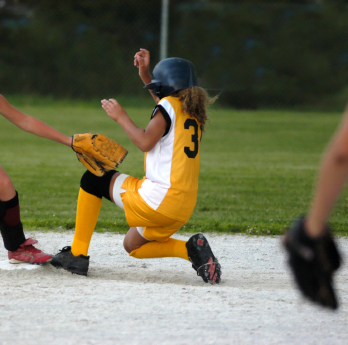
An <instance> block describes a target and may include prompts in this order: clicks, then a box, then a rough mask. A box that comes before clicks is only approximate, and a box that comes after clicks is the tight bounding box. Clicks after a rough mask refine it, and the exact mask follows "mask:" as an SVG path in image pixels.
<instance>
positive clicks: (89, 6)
mask: <svg viewBox="0 0 348 345" xmlns="http://www.w3.org/2000/svg"><path fill="white" fill-rule="evenodd" d="M346 2H347V1H343V0H342V1H335V2H334V3H333V2H331V1H300V0H298V1H260V0H259V1H256V0H255V1H252V2H251V1H223V0H221V1H178V0H177V1H171V2H170V6H171V7H170V19H169V23H170V30H169V32H170V37H169V54H170V56H180V57H183V58H187V59H189V60H191V61H192V62H193V63H194V64H195V65H196V68H197V72H198V75H199V77H200V81H201V83H202V85H203V86H205V87H207V88H209V89H214V90H216V92H222V95H221V100H223V101H225V102H226V103H227V104H229V105H231V106H236V107H248V108H255V107H260V106H273V105H277V106H292V105H297V104H315V103H316V102H318V101H320V100H321V99H322V98H323V97H327V96H330V95H333V94H336V93H338V92H340V91H342V90H343V89H345V88H346V87H347V81H348V20H347V19H348V18H347V8H346ZM21 6H22V7H21ZM15 8H16V9H17V12H16V11H15V10H14V9H15ZM18 9H21V11H19V10H18ZM160 13H161V1H160V0H154V1H151V3H149V2H144V1H141V0H122V1H113V2H111V1H106V0H100V1H86V0H77V1H59V2H57V1H54V2H53V1H47V0H46V1H44V0H40V1H33V0H22V1H17V2H16V5H15V6H13V4H9V3H8V2H7V5H6V6H4V7H2V8H0V83H1V86H2V92H8V93H38V94H43V95H54V96H57V97H69V98H90V97H100V96H105V95H106V94H112V95H116V94H125V95H139V94H141V93H142V92H143V91H142V89H141V87H140V86H141V83H140V81H139V78H138V76H137V73H136V71H135V69H134V67H133V55H134V53H135V52H136V51H137V50H138V49H139V48H140V47H143V48H147V49H149V50H150V51H151V53H152V57H153V63H155V62H157V61H156V60H157V59H158V53H159V37H160Z"/></svg>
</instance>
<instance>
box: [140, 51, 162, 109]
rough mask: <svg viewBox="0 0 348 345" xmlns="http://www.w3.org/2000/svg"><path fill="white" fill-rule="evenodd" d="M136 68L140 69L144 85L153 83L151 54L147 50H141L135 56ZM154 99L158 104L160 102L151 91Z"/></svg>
mask: <svg viewBox="0 0 348 345" xmlns="http://www.w3.org/2000/svg"><path fill="white" fill-rule="evenodd" d="M134 66H135V67H138V69H139V76H140V78H141V80H142V81H143V83H144V85H147V84H149V83H150V82H151V79H152V78H151V74H150V52H149V51H148V50H146V49H143V48H140V51H139V52H137V53H136V54H135V55H134ZM150 93H151V96H152V98H153V99H154V100H155V102H156V104H157V103H158V102H159V101H160V99H159V98H158V97H156V96H155V95H154V94H153V93H152V92H151V90H150Z"/></svg>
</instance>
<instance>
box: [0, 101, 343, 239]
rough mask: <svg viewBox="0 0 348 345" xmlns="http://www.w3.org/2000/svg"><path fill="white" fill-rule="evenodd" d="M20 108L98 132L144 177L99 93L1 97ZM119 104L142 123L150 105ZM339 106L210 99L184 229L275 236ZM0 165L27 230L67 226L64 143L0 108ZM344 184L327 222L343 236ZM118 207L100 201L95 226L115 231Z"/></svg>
mask: <svg viewBox="0 0 348 345" xmlns="http://www.w3.org/2000/svg"><path fill="white" fill-rule="evenodd" d="M9 100H10V101H11V102H12V103H13V104H14V105H15V106H17V107H18V108H19V109H20V110H21V111H23V112H25V113H28V114H30V115H33V116H35V117H37V118H39V119H41V120H43V121H45V122H46V123H48V124H49V125H51V126H53V127H55V128H57V129H58V130H60V131H61V132H63V133H65V134H67V135H72V134H75V133H84V132H95V133H97V132H101V133H103V134H106V135H108V136H110V137H111V138H113V139H115V140H117V141H118V142H120V143H121V144H123V145H124V146H125V147H126V148H127V149H128V151H129V154H128V157H127V158H126V160H125V161H124V162H123V163H122V166H121V169H120V170H121V171H122V172H124V173H127V174H130V175H133V176H137V177H142V176H143V153H142V152H140V150H138V149H137V148H136V146H135V145H134V144H133V143H132V142H131V141H130V140H129V139H128V137H127V136H126V135H125V134H124V133H123V131H122V130H121V128H120V127H119V126H118V125H117V124H116V123H115V122H113V121H112V120H111V119H110V118H109V117H108V116H107V115H106V114H105V113H104V111H103V110H102V109H101V107H99V104H98V102H96V104H94V103H93V102H89V103H81V102H79V103H76V104H74V103H72V102H69V103H64V102H54V101H52V102H38V104H35V103H30V104H29V105H28V104H27V103H26V102H23V100H21V101H20V100H19V99H16V98H12V99H11V98H9ZM125 104H126V106H125V108H126V110H127V111H128V113H129V115H130V116H131V117H132V119H133V120H134V122H135V123H136V124H138V125H139V126H146V124H147V122H148V120H149V117H150V115H151V110H152V109H151V105H149V107H140V106H138V105H137V106H132V102H131V101H129V100H128V101H125ZM340 118H341V114H340V113H322V112H321V113H320V112H318V113H315V112H296V111H277V110H272V111H236V110H226V109H218V108H212V109H211V111H210V120H211V122H210V123H208V124H207V126H206V133H205V135H204V136H203V140H202V146H201V172H200V184H199V193H198V202H197V206H196V209H195V211H194V213H193V215H192V217H191V219H190V221H189V222H188V223H187V224H186V225H185V227H184V231H185V232H187V231H203V232H209V231H213V232H226V233H239V232H242V233H248V234H256V235H257V234H259V235H267V234H270V235H277V234H281V233H283V232H284V229H285V228H286V227H287V226H288V225H289V222H291V220H292V219H293V218H294V217H296V216H298V215H300V214H303V213H305V212H307V210H308V207H309V203H310V199H311V196H312V191H313V187H314V182H315V177H316V174H317V169H318V165H319V162H320V158H321V155H322V152H323V150H324V148H325V146H326V144H327V142H328V140H329V139H330V137H331V136H332V134H333V132H334V130H335V128H336V127H337V125H338V123H339V121H340ZM0 128H1V137H0V147H1V148H2V153H1V160H0V164H1V166H2V167H3V168H4V169H5V170H6V171H7V173H8V174H9V175H10V176H11V178H12V180H13V182H14V184H15V187H16V189H17V190H18V191H19V196H20V202H21V214H22V221H23V223H24V227H25V228H27V229H32V230H34V229H44V230H47V229H49V230H59V229H71V228H73V227H74V223H75V211H76V201H77V194H78V189H79V181H80V178H81V175H82V174H83V172H84V168H83V166H82V165H81V164H80V163H78V161H77V159H76V156H75V154H74V152H73V151H72V150H70V149H69V148H68V147H65V146H63V145H59V144H57V143H54V142H50V141H49V140H46V139H42V138H37V137H35V136H33V135H31V134H28V133H25V132H23V131H21V130H19V129H18V128H17V127H15V126H14V125H13V124H11V123H10V122H9V121H7V120H5V119H4V118H3V117H0ZM347 198H348V196H347V193H346V192H344V193H343V195H342V196H341V198H340V202H339V203H338V205H337V207H336V208H335V210H334V212H333V214H332V217H331V222H332V224H333V225H334V227H335V229H336V234H341V235H347V224H348V221H347V216H346V215H347V206H348V203H347V200H348V199H347ZM127 229H128V226H127V223H126V221H125V218H124V215H123V211H122V210H119V209H118V208H117V207H115V206H114V205H113V204H111V203H110V202H108V201H106V200H104V201H103V206H102V211H101V214H100V217H99V221H98V224H97V229H96V230H97V231H105V230H107V231H113V232H119V233H123V232H125V231H126V230H127Z"/></svg>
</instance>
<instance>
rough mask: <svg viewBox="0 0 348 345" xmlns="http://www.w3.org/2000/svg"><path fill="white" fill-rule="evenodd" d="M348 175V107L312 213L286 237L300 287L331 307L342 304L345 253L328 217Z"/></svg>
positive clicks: (321, 172) (321, 176) (323, 167)
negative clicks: (338, 280)
mask: <svg viewBox="0 0 348 345" xmlns="http://www.w3.org/2000/svg"><path fill="white" fill-rule="evenodd" d="M347 179H348V108H347V109H346V111H345V114H344V117H343V120H342V124H341V125H340V127H339V128H338V130H337V132H336V134H335V135H334V137H333V138H332V140H331V142H330V144H329V146H328V148H327V150H326V152H325V154H324V157H323V159H322V163H321V167H320V170H319V176H318V181H317V185H316V190H315V194H314V198H313V200H312V205H311V207H310V210H309V213H308V215H307V216H305V217H301V218H299V219H298V220H297V221H295V222H294V223H293V225H292V226H291V228H290V230H289V232H288V234H287V235H286V236H285V238H284V244H285V248H286V249H287V251H288V254H289V265H290V267H291V269H292V272H293V274H294V278H295V281H296V283H297V286H298V288H299V289H300V290H301V292H302V293H303V295H304V296H305V297H306V298H308V299H309V300H311V301H312V302H315V303H317V304H319V305H321V306H324V307H327V308H331V309H336V308H337V307H338V301H337V298H336V294H335V289H334V284H333V275H334V273H335V271H336V270H337V269H338V268H339V267H340V264H341V256H340V254H339V251H338V248H337V246H336V244H335V240H334V238H333V237H332V234H331V229H330V227H329V226H328V219H329V216H330V214H331V211H332V209H333V207H334V205H335V203H336V202H337V199H338V197H339V195H340V193H341V191H342V189H343V187H344V186H345V184H346V181H347Z"/></svg>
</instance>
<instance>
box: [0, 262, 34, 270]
mask: <svg viewBox="0 0 348 345" xmlns="http://www.w3.org/2000/svg"><path fill="white" fill-rule="evenodd" d="M35 268H40V265H32V264H27V263H20V264H11V263H10V262H9V261H8V260H5V261H0V270H7V271H10V270H21V269H25V270H34V269H35Z"/></svg>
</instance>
